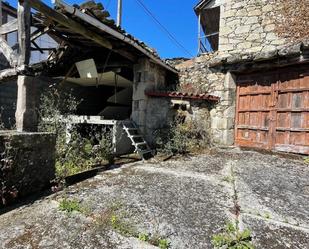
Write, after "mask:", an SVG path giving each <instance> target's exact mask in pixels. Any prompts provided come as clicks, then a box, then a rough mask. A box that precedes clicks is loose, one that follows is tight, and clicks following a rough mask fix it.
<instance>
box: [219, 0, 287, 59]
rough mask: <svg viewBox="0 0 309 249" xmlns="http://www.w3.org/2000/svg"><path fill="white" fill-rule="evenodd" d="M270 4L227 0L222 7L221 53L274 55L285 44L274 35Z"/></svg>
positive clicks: (248, 0)
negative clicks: (268, 52)
mask: <svg viewBox="0 0 309 249" xmlns="http://www.w3.org/2000/svg"><path fill="white" fill-rule="evenodd" d="M278 7H280V6H276V5H275V4H274V3H272V1H269V0H228V1H227V0H225V3H224V4H223V5H222V6H221V18H220V31H219V36H220V37H219V51H220V53H223V54H224V53H226V54H238V53H240V54H242V53H258V52H261V51H263V52H267V51H273V50H275V49H277V48H280V47H282V46H283V45H285V44H286V40H285V39H283V38H279V37H278V36H277V35H276V33H275V28H276V26H275V21H274V17H273V16H272V12H273V10H274V9H275V8H278Z"/></svg>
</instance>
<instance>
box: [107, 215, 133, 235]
mask: <svg viewBox="0 0 309 249" xmlns="http://www.w3.org/2000/svg"><path fill="white" fill-rule="evenodd" d="M111 226H112V228H113V229H114V230H115V231H117V232H118V233H120V234H121V235H123V236H129V237H138V232H137V231H136V228H135V227H134V226H133V225H132V224H131V223H130V222H127V221H124V219H121V218H120V217H119V216H117V215H116V214H113V215H112V216H111Z"/></svg>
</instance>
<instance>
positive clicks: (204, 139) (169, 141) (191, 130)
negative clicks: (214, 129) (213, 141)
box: [155, 112, 209, 155]
mask: <svg viewBox="0 0 309 249" xmlns="http://www.w3.org/2000/svg"><path fill="white" fill-rule="evenodd" d="M155 138H156V147H157V150H158V152H161V153H164V154H173V155H175V154H186V153H188V152H190V151H194V150H196V149H199V148H203V147H205V146H206V145H209V138H208V135H207V132H206V131H205V130H204V129H202V128H200V127H199V126H198V124H197V123H196V122H195V121H194V120H190V121H186V120H185V117H184V116H183V114H182V113H181V112H179V113H178V115H177V116H176V117H175V119H174V120H173V121H172V122H171V123H170V124H169V125H168V126H167V127H164V128H162V129H160V130H157V131H156V132H155Z"/></svg>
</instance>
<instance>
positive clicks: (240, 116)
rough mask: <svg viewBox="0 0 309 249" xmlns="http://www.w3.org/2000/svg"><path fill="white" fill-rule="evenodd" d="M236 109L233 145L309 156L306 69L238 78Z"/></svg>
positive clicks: (308, 102)
mask: <svg viewBox="0 0 309 249" xmlns="http://www.w3.org/2000/svg"><path fill="white" fill-rule="evenodd" d="M295 68H296V69H295ZM236 105H237V107H236V125H235V143H236V144H237V145H239V146H249V147H258V148H266V149H275V150H279V151H287V152H294V153H302V154H309V65H307V66H302V67H292V68H285V69H282V70H278V71H273V72H268V73H264V72H263V74H261V73H260V74H251V75H245V76H240V77H239V78H238V86H237V104H236Z"/></svg>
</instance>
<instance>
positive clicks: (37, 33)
mask: <svg viewBox="0 0 309 249" xmlns="http://www.w3.org/2000/svg"><path fill="white" fill-rule="evenodd" d="M49 30H50V27H45V28H44V29H43V30H40V29H38V30H36V31H34V32H33V33H32V34H31V38H30V40H31V41H34V40H36V39H38V38H39V37H41V36H42V35H44V34H46V33H47V32H48V31H49Z"/></svg>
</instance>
